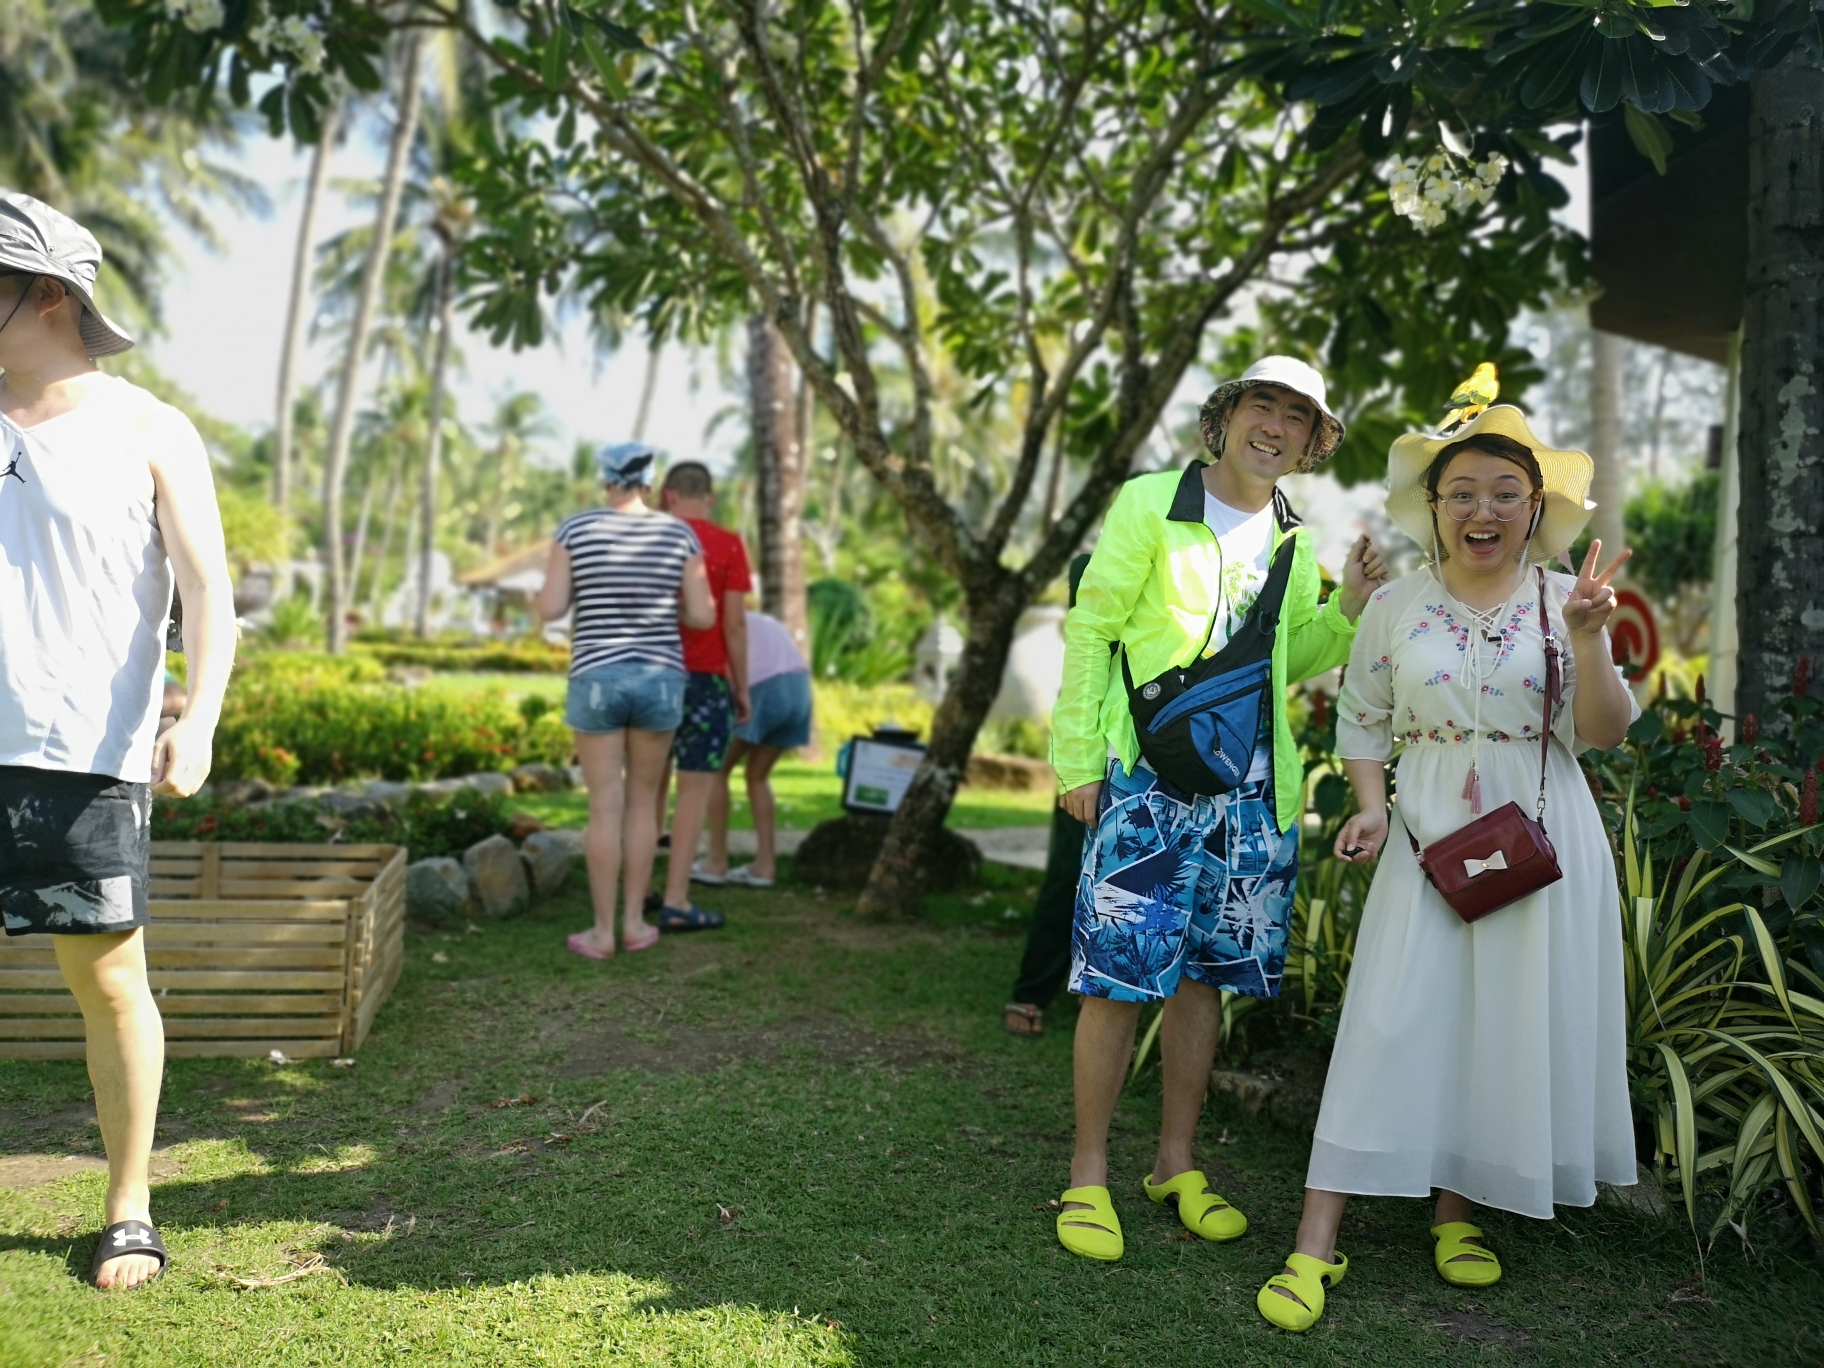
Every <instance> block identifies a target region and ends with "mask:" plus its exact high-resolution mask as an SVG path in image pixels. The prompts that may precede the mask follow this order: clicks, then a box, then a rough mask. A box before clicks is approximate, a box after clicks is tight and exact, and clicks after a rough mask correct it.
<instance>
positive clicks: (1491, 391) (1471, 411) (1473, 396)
mask: <svg viewBox="0 0 1824 1368" xmlns="http://www.w3.org/2000/svg"><path fill="white" fill-rule="evenodd" d="M1500 397H1501V377H1500V375H1499V374H1497V373H1496V371H1495V363H1494V362H1492V361H1484V362H1483V363H1482V364H1481V365H1479V366H1477V367H1476V368H1475V370H1473V371H1471V372H1470V375H1469V379H1467V380H1465V381H1464V382H1463V383H1462V384H1460V385H1458V386H1457V389H1456V393H1454V394H1452V395H1451V396H1450V402H1449V403H1447V404H1445V405H1444V422H1443V424H1442V426H1440V427H1439V428H1438V431H1439V432H1441V433H1442V432H1454V431H1455V430H1456V429H1457V428H1459V427H1461V426H1462V425H1463V424H1464V423H1469V422H1474V421H1475V420H1476V419H1477V418H1480V417H1481V416H1482V411H1483V410H1484V409H1486V408H1487V407H1488V406H1489V405H1490V404H1492V403H1494V402H1495V400H1496V399H1498V398H1500Z"/></svg>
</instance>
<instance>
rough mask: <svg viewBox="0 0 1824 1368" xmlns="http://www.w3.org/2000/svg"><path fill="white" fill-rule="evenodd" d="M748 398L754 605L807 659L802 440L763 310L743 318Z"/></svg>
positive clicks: (774, 331)
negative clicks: (756, 544) (754, 515)
mask: <svg viewBox="0 0 1824 1368" xmlns="http://www.w3.org/2000/svg"><path fill="white" fill-rule="evenodd" d="M747 399H748V411H749V413H750V415H751V421H752V424H753V441H754V485H755V492H756V496H757V498H758V502H759V505H760V507H759V515H760V516H759V526H760V607H761V609H762V610H763V611H765V612H767V613H770V614H772V615H773V616H774V617H776V618H778V619H779V620H780V621H781V622H783V623H784V624H785V627H786V630H787V631H788V632H790V633H791V634H792V640H793V641H794V642H796V643H797V645H798V649H799V651H801V652H802V653H803V655H804V658H805V659H806V660H809V659H810V658H811V631H810V615H809V613H808V612H807V610H806V604H805V593H804V464H805V463H804V443H803V441H802V440H800V436H801V435H800V433H799V431H798V403H797V395H796V393H795V392H794V388H793V385H792V358H791V353H790V351H789V350H788V349H787V348H786V345H785V339H784V338H782V337H780V335H779V329H778V327H777V326H776V325H775V324H774V323H773V321H772V320H771V319H770V318H768V317H766V316H765V315H764V314H755V315H754V316H753V317H752V318H750V319H749V320H748V325H747Z"/></svg>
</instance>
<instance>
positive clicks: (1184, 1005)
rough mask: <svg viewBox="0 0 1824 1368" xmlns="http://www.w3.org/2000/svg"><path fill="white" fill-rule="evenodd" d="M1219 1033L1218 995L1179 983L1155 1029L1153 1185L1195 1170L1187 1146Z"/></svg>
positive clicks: (1200, 1107) (1196, 985)
mask: <svg viewBox="0 0 1824 1368" xmlns="http://www.w3.org/2000/svg"><path fill="white" fill-rule="evenodd" d="M1221 1029H1222V994H1221V993H1219V992H1217V991H1216V989H1214V988H1212V987H1210V985H1209V984H1207V983H1198V982H1196V981H1195V980H1194V979H1189V978H1181V979H1179V980H1178V991H1177V993H1176V994H1175V995H1174V996H1172V997H1170V998H1168V999H1166V1003H1165V1020H1164V1021H1163V1022H1161V1023H1160V1026H1159V1062H1160V1065H1161V1067H1162V1068H1163V1070H1164V1074H1165V1077H1164V1098H1163V1103H1162V1106H1161V1107H1160V1115H1159V1154H1158V1157H1157V1158H1155V1159H1154V1161H1153V1181H1154V1182H1155V1183H1163V1182H1165V1181H1166V1180H1168V1179H1171V1178H1176V1177H1177V1176H1178V1175H1179V1174H1181V1173H1188V1172H1189V1171H1190V1170H1191V1169H1194V1168H1196V1167H1197V1165H1196V1163H1195V1162H1194V1161H1193V1160H1192V1157H1191V1147H1192V1145H1193V1143H1194V1142H1195V1140H1196V1137H1197V1122H1198V1121H1199V1120H1200V1119H1201V1118H1202V1116H1203V1099H1204V1096H1205V1095H1206V1094H1207V1093H1208V1092H1209V1089H1210V1066H1211V1064H1213V1063H1214V1062H1215V1059H1216V1037H1217V1036H1218V1034H1220V1032H1221Z"/></svg>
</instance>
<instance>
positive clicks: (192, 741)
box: [152, 717, 215, 798]
mask: <svg viewBox="0 0 1824 1368" xmlns="http://www.w3.org/2000/svg"><path fill="white" fill-rule="evenodd" d="M214 741H215V729H214V728H213V727H205V726H203V725H202V724H201V723H199V722H196V721H194V720H190V719H186V718H182V717H180V718H178V719H177V721H175V722H173V723H172V724H171V726H170V728H169V729H168V730H166V731H165V732H164V733H163V734H162V735H160V736H159V738H158V742H157V744H155V745H154V746H153V748H152V791H153V792H154V793H159V794H163V795H165V796H166V797H168V798H188V797H189V796H190V795H191V794H193V793H195V792H196V791H197V790H198V789H199V788H201V787H202V786H203V780H205V779H207V778H208V777H209V761H210V755H211V750H212V747H213V745H214Z"/></svg>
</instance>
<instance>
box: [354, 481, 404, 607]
mask: <svg viewBox="0 0 1824 1368" xmlns="http://www.w3.org/2000/svg"><path fill="white" fill-rule="evenodd" d="M407 465H408V461H407V459H406V451H405V449H404V448H403V447H402V448H401V449H400V450H399V452H398V454H397V455H396V456H395V457H394V459H393V469H392V473H391V474H390V475H389V476H388V478H387V481H386V516H385V518H384V519H383V520H382V522H381V524H380V549H379V550H377V551H375V552H374V573H373V576H372V577H371V578H370V579H369V580H368V584H367V598H366V600H365V602H366V603H367V604H368V606H369V607H370V608H371V609H372V610H373V617H374V620H375V621H376V622H378V621H379V619H380V609H381V605H382V598H381V596H382V595H383V594H384V593H385V592H386V571H387V567H388V566H389V565H390V564H391V563H392V559H393V542H394V539H395V538H396V536H397V535H398V532H399V496H400V495H401V494H403V493H404V492H405V486H406V481H407V478H408V471H407ZM353 587H354V588H355V590H356V591H357V592H359V590H360V587H361V586H360V585H359V584H358V583H357V584H356V585H354V586H353Z"/></svg>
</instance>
